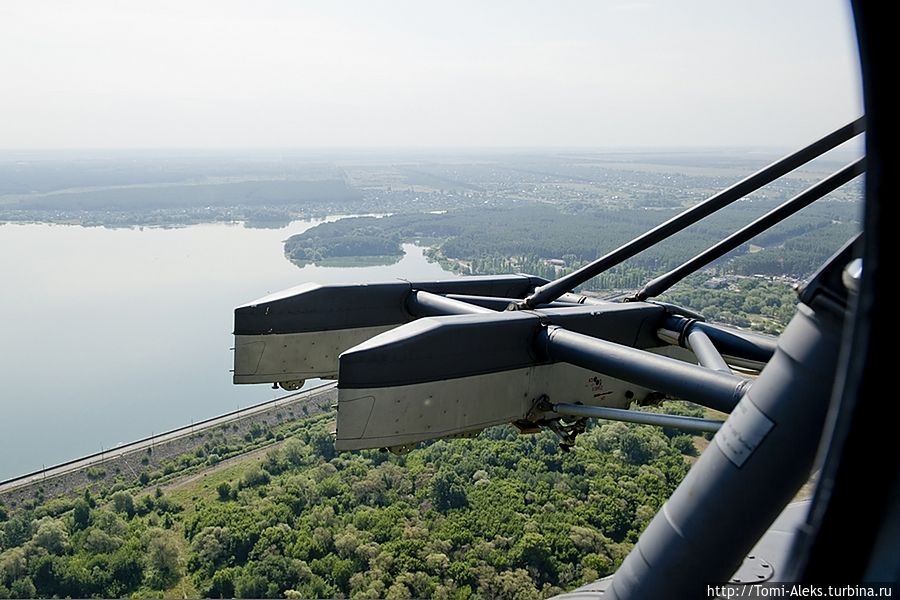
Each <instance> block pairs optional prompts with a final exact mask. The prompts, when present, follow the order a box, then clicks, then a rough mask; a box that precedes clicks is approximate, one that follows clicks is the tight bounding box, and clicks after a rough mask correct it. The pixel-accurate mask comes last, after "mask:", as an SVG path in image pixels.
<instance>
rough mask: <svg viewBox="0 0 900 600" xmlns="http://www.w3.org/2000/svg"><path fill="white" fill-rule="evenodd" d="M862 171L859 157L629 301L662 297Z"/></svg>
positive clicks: (863, 160) (662, 277) (671, 272)
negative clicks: (712, 263)
mask: <svg viewBox="0 0 900 600" xmlns="http://www.w3.org/2000/svg"><path fill="white" fill-rule="evenodd" d="M865 170H866V159H865V158H861V159H859V160H857V161H856V162H854V163H851V164H849V165H847V166H846V167H844V168H843V169H841V170H840V171H838V172H837V173H834V174H833V175H831V176H829V177H826V178H825V179H823V180H822V181H820V182H819V183H817V184H816V185H814V186H812V187H810V188H808V189H806V190H805V191H803V192H801V193H800V194H798V195H796V196H794V197H793V198H791V199H790V200H788V201H787V202H784V203H783V204H781V205H780V206H778V207H777V208H775V209H773V210H771V211H769V212H768V213H766V214H764V215H763V216H761V217H760V218H758V219H756V220H755V221H753V222H752V223H750V224H749V225H747V226H746V227H743V228H741V229H739V230H738V231H736V232H734V233H732V234H731V235H730V236H728V237H727V238H725V239H724V240H722V241H721V242H719V243H718V244H715V245H714V246H711V247H710V248H707V249H706V250H704V251H703V252H701V253H700V254H698V255H697V256H695V257H694V258H692V259H690V260H688V261H687V262H685V263H682V264H681V265H679V266H677V267H675V268H674V269H672V270H671V271H669V272H668V273H665V274H663V275H660V276H659V277H657V278H655V279H653V280H652V281H650V282H649V283H648V284H647V285H645V286H644V287H643V288H641V290H640V291H639V292H637V293H636V294H635V295H634V296H633V297H632V298H630V299H631V300H646V299H647V298H653V297H655V296H658V295H660V294H662V293H663V292H665V291H666V290H668V289H669V288H671V287H672V286H673V285H675V284H676V283H678V282H679V281H681V280H682V279H684V278H685V277H687V276H688V275H690V274H691V273H694V272H695V271H697V270H698V269H701V268H703V267H705V266H706V265H708V264H709V263H711V262H712V261H714V260H716V259H717V258H721V257H723V256H725V255H726V254H728V253H729V252H731V251H732V250H734V249H735V248H737V247H738V246H740V245H741V244H744V243H746V242H747V241H749V240H751V239H753V237H755V236H756V235H758V234H760V233H762V232H763V231H765V230H766V229H768V228H770V227H772V226H773V225H776V224H777V223H780V222H781V221H783V220H784V219H786V218H788V217H789V216H791V215H793V214H794V213H796V212H798V211H800V210H801V209H803V208H805V207H807V206H809V205H810V204H812V203H813V202H815V201H816V200H818V199H819V198H821V197H822V196H825V195H826V194H830V193H831V192H833V191H834V190H836V189H838V188H839V187H841V186H842V185H844V184H845V183H847V182H849V181H851V180H852V179H853V178H855V177H856V176H858V175H860V174H862V173H863V172H865Z"/></svg>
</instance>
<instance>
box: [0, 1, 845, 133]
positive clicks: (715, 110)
mask: <svg viewBox="0 0 900 600" xmlns="http://www.w3.org/2000/svg"><path fill="white" fill-rule="evenodd" d="M858 71H859V69H858V64H857V55H856V47H855V40H854V35H853V29H852V24H851V19H850V11H849V7H848V5H847V4H846V3H845V2H843V1H837V0H752V1H747V0H677V1H676V0H651V1H631V2H629V1H624V0H586V1H581V0H561V1H555V2H549V1H547V2H538V1H523V0H517V1H509V2H495V1H489V0H477V1H468V0H462V1H460V0H454V1H452V2H450V1H441V2H428V1H422V0H413V1H406V0H403V1H390V2H389V1H378V0H360V1H343V0H342V1H325V0H323V1H321V2H312V1H303V0H245V1H241V2H232V1H228V0H225V1H223V0H176V1H169V0H163V1H160V0H153V1H140V2H139V1H137V0H111V1H108V2H107V1H94V0H77V1H63V0H3V2H2V3H0V115H2V118H0V147H2V148H7V149H38V148H184V147H194V148H236V147H304V148H308V147H335V146H337V147H380V146H393V147H396V146H413V147H422V146H424V147H435V146H464V147H484V146H489V147H498V146H503V147H509V146H524V147H534V146H557V147H559V146H594V147H610V146H655V145H676V146H693V145H704V146H707V145H727V146H743V145H752V146H757V145H765V146H786V147H793V146H797V145H799V144H802V143H805V142H807V141H810V140H811V139H813V138H814V137H816V136H819V135H821V134H824V133H826V132H828V131H830V130H831V129H834V128H836V127H838V126H840V125H842V124H844V123H845V122H847V121H850V120H852V119H853V118H855V117H857V116H858V115H859V114H861V110H862V109H861V99H860V91H859V88H860V83H859V72H858Z"/></svg>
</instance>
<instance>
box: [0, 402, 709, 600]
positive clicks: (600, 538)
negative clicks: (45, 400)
mask: <svg viewBox="0 0 900 600" xmlns="http://www.w3.org/2000/svg"><path fill="white" fill-rule="evenodd" d="M671 404H672V405H673V406H668V407H667V410H669V411H673V410H674V411H678V412H683V413H692V414H695V413H696V411H695V409H691V408H688V407H687V406H683V405H681V404H680V403H671ZM326 426H327V423H326V422H323V421H322V420H321V419H318V420H317V419H312V420H311V421H310V422H309V424H308V425H307V426H305V427H304V428H302V429H301V430H300V431H299V433H298V434H296V435H295V436H293V437H291V438H289V439H287V440H286V441H285V442H284V443H282V444H279V445H276V446H275V447H273V448H272V449H270V450H269V451H268V452H267V453H266V454H265V455H264V456H260V457H259V458H257V459H255V460H247V461H244V462H241V463H239V464H237V465H234V466H230V467H225V468H221V469H220V470H216V471H213V472H212V473H210V474H209V475H208V476H206V477H205V478H203V479H201V480H200V481H198V482H196V483H192V484H189V485H178V484H177V482H176V483H175V484H172V485H171V486H170V487H169V488H167V489H165V490H163V489H156V490H155V491H152V490H144V491H137V490H118V491H115V492H113V491H112V490H110V491H108V492H106V493H103V494H100V493H97V494H95V495H93V496H92V495H91V494H90V493H85V494H83V495H82V496H79V497H77V498H74V499H66V500H54V501H50V502H47V503H44V504H36V503H35V504H34V505H29V506H21V507H17V508H16V509H15V510H11V509H4V510H0V597H4V598H5V597H32V596H38V597H53V596H55V597H66V596H71V597H91V596H102V597H118V596H127V595H136V596H163V595H165V596H169V597H175V596H177V597H196V596H208V597H230V596H232V595H236V596H238V597H245V598H253V597H283V596H288V597H347V598H382V597H387V598H412V597H433V598H460V599H464V598H492V599H493V598H516V599H519V600H523V599H528V598H541V597H547V596H550V595H553V594H555V593H559V592H560V591H562V590H565V589H571V588H572V587H575V586H577V585H579V584H581V583H584V582H588V581H591V580H593V579H595V578H597V577H599V576H603V575H607V574H609V573H611V572H612V571H613V570H614V569H615V567H616V566H617V565H618V564H619V563H620V561H621V560H622V559H623V557H624V556H625V554H626V553H627V551H628V549H629V548H630V546H631V545H632V544H633V543H634V541H635V540H636V539H637V536H638V534H639V532H640V531H641V530H642V529H643V528H644V527H645V526H646V525H647V523H648V522H649V519H650V518H652V516H653V514H654V513H655V511H656V510H657V508H658V507H659V506H660V505H661V504H662V502H664V500H665V499H666V498H667V497H668V496H669V494H670V493H671V492H672V490H673V489H674V488H675V486H676V485H677V484H678V482H679V481H680V480H681V479H682V478H683V477H684V475H685V474H686V472H687V469H688V466H689V460H690V456H692V455H694V454H696V450H695V442H694V440H693V439H692V438H691V437H689V436H686V435H679V434H677V432H674V431H670V430H661V429H656V428H652V427H648V426H631V425H626V424H623V423H613V422H610V423H605V424H602V425H599V426H594V427H591V428H589V429H588V431H587V432H586V433H584V434H582V435H581V436H580V437H579V440H578V444H577V445H576V447H575V448H574V449H573V450H572V451H571V452H563V451H561V450H560V447H559V444H558V442H557V440H556V438H555V437H554V436H553V435H552V434H550V433H546V432H545V433H541V434H538V435H529V436H520V435H518V434H517V433H516V431H515V430H514V429H513V428H511V427H498V428H493V429H490V430H487V431H485V432H484V433H482V434H481V435H480V436H478V437H477V438H474V439H466V440H452V441H450V440H448V441H437V442H433V443H428V444H423V445H422V446H420V447H419V448H418V449H416V450H413V451H412V452H411V453H409V454H408V455H404V456H395V455H393V454H390V453H381V452H375V451H371V452H356V453H344V454H336V453H335V451H334V446H333V442H332V437H331V435H330V434H329V433H328V432H327V429H326Z"/></svg>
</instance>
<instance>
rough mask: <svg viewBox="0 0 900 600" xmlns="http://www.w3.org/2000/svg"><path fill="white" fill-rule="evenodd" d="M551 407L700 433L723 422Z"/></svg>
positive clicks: (574, 413) (576, 406)
mask: <svg viewBox="0 0 900 600" xmlns="http://www.w3.org/2000/svg"><path fill="white" fill-rule="evenodd" d="M551 408H552V410H553V412H555V413H556V414H559V415H569V416H573V417H588V418H589V419H605V420H607V421H624V422H625V423H638V424H640V425H655V426H657V427H671V428H672V429H682V430H684V431H697V432H702V433H706V432H708V433H715V432H717V431H718V430H719V428H720V427H721V426H722V423H723V421H715V420H713V419H701V418H698V417H685V416H682V415H661V414H659V413H651V412H641V411H638V410H625V409H623V408H607V407H605V406H584V405H583V404H566V403H560V404H553V405H551Z"/></svg>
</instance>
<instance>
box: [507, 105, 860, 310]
mask: <svg viewBox="0 0 900 600" xmlns="http://www.w3.org/2000/svg"><path fill="white" fill-rule="evenodd" d="M864 130H865V118H864V117H860V118H859V119H857V120H855V121H853V122H852V123H850V124H848V125H845V126H844V127H841V128H840V129H838V130H837V131H834V132H832V133H830V134H828V135H826V136H825V137H823V138H822V139H820V140H818V141H816V142H814V143H812V144H810V145H809V146H807V147H805V148H803V149H801V150H798V151H797V152H794V153H793V154H790V155H788V156H786V157H784V158H782V159H780V160H778V161H776V162H774V163H772V164H771V165H769V166H768V167H765V168H764V169H762V170H760V171H757V172H756V173H754V174H753V175H750V176H749V177H747V178H746V179H743V180H741V181H739V182H738V183H736V184H734V185H733V186H731V187H730V188H727V189H725V190H723V191H721V192H719V193H718V194H716V195H714V196H712V197H710V198H708V199H706V200H704V201H703V202H701V203H700V204H697V205H696V206H693V207H691V208H689V209H688V210H686V211H684V212H683V213H681V214H679V215H677V216H675V217H673V218H671V219H669V220H668V221H666V222H665V223H662V224H660V225H657V226H656V227H654V228H653V229H651V230H650V231H648V232H646V233H644V234H642V235H640V236H638V237H636V238H635V239H633V240H631V241H630V242H628V243H626V244H625V245H623V246H620V247H619V248H617V249H615V250H613V251H612V252H610V253H609V254H606V255H605V256H602V257H600V258H598V259H597V260H595V261H594V262H592V263H590V264H588V265H585V266H584V267H582V268H580V269H578V270H577V271H574V272H572V273H569V274H568V275H564V276H562V277H560V278H559V279H556V280H554V281H551V282H550V283H548V284H546V285H542V286H540V287H539V288H537V290H535V292H534V293H533V294H531V295H530V296H529V297H528V298H526V299H525V301H524V305H525V306H526V307H528V308H533V307H535V306H537V305H539V304H546V303H547V302H552V301H553V300H556V299H557V298H559V297H560V296H561V295H562V294H564V293H566V292H568V291H569V290H572V289H574V288H575V287H577V286H579V285H581V284H582V283H584V282H586V281H587V280H589V279H591V278H593V277H595V276H597V275H599V274H600V273H603V272H604V271H606V270H607V269H609V268H610V267H614V266H616V265H618V264H619V263H622V262H624V261H625V260H627V259H629V258H631V257H632V256H634V255H636V254H638V253H639V252H643V251H644V250H646V249H647V248H649V247H651V246H653V245H654V244H656V243H657V242H660V241H662V240H664V239H666V238H668V237H669V236H671V235H673V234H675V233H678V232H679V231H681V230H682V229H684V228H685V227H688V226H689V225H693V224H694V223H696V222H697V221H700V220H701V219H703V218H704V217H707V216H709V215H711V214H712V213H714V212H716V211H717V210H719V209H720V208H723V207H725V206H728V205H729V204H731V203H732V202H735V201H736V200H740V199H741V198H743V197H744V196H746V195H747V194H749V193H750V192H753V191H755V190H757V189H759V188H761V187H762V186H764V185H766V184H768V183H771V182H772V181H775V180H776V179H778V178H779V177H781V176H782V175H785V174H787V173H789V172H791V171H793V170H794V169H796V168H797V167H799V166H801V165H803V164H805V163H807V162H809V161H811V160H812V159H814V158H816V157H818V156H821V155H822V154H824V153H825V152H828V151H829V150H832V149H834V148H836V147H837V146H839V145H841V144H843V143H844V142H846V141H847V140H849V139H851V138H853V137H855V136H857V135H859V134H860V133H862V132H863V131H864Z"/></svg>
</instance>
